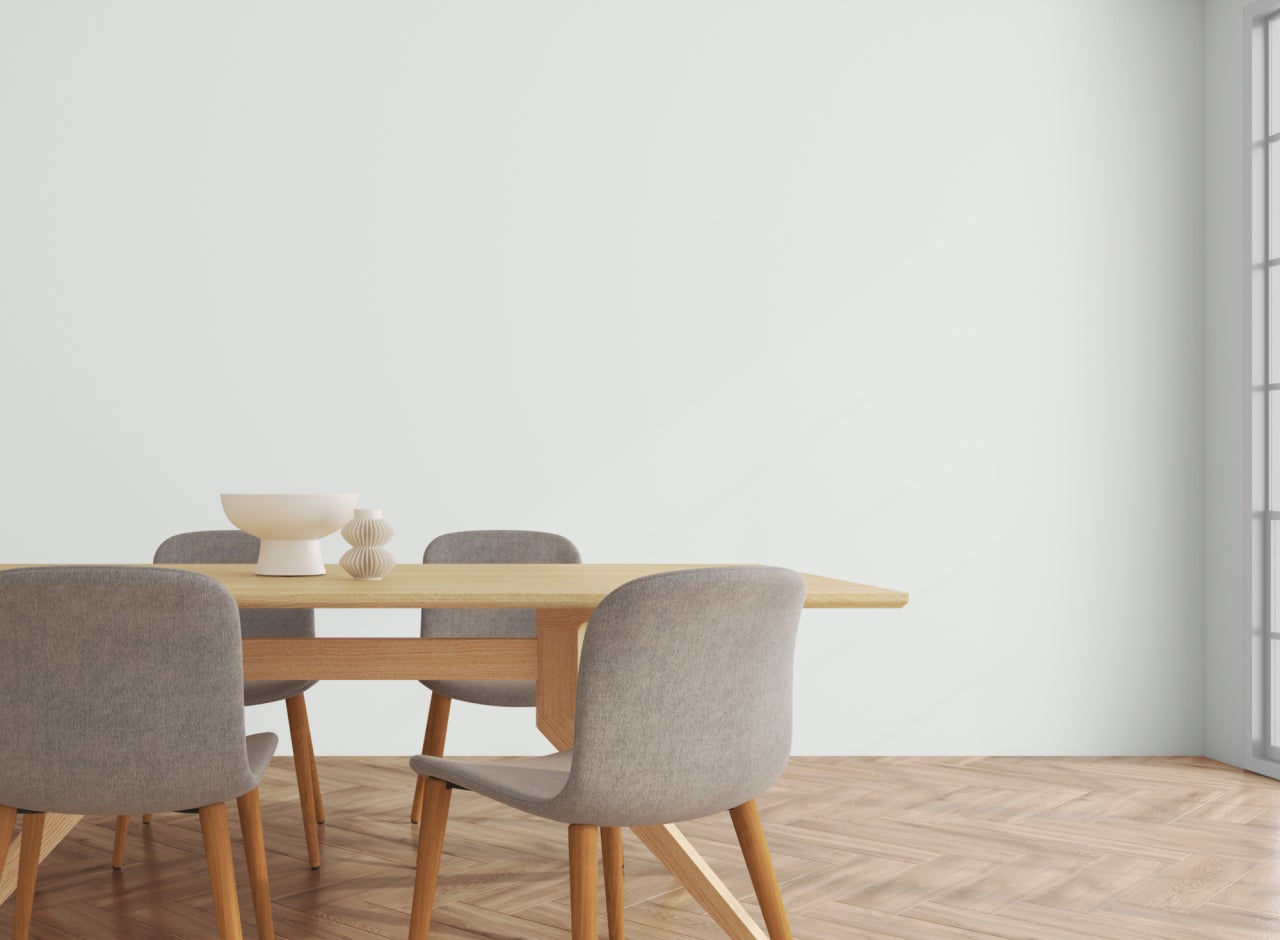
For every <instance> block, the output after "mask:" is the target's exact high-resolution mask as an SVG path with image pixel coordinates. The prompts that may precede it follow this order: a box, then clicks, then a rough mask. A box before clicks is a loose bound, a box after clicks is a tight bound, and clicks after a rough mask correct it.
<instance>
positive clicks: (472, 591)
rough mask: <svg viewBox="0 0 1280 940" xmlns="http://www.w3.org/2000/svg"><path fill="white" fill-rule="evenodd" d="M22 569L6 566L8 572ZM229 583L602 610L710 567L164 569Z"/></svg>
mask: <svg viewBox="0 0 1280 940" xmlns="http://www.w3.org/2000/svg"><path fill="white" fill-rule="evenodd" d="M16 567H22V566H19V565H0V570H3V569H5V568H16ZM162 567H165V568H176V569H179V570H182V571H197V572H199V573H200V574H206V575H208V576H209V577H211V578H214V579H215V580H217V581H220V582H221V583H222V584H224V585H226V587H227V588H228V590H230V591H231V593H232V594H233V595H234V596H235V599H236V603H238V604H239V605H240V606H241V607H538V608H552V607H572V608H591V607H595V606H596V605H597V604H598V603H600V601H601V600H603V599H604V597H605V595H606V594H608V593H609V592H610V591H612V590H613V589H614V588H616V587H619V586H620V585H622V584H625V583H626V582H627V581H631V580H634V579H635V578H639V577H643V576H644V575H647V574H657V573H659V572H662V571H678V570H681V569H684V568H699V567H706V566H704V565H397V566H396V567H395V569H394V570H393V571H392V572H391V573H390V574H389V575H387V576H386V577H385V578H384V579H383V580H381V581H356V580H354V579H352V578H351V576H350V575H348V574H347V573H346V572H345V571H343V570H342V569H341V568H340V567H338V566H337V565H328V566H327V572H328V573H327V574H324V575H315V576H312V577H297V578H283V577H260V576H258V575H255V574H254V573H253V568H254V566H253V565H164V566H162ZM804 577H805V580H806V582H807V583H808V593H807V595H806V597H805V606H806V607H824V608H834V607H844V608H848V607H902V606H903V605H905V604H906V603H907V595H906V593H904V592H902V591H893V590H889V589H887V588H878V587H872V586H870V585H866V584H855V583H853V582H851V581H839V580H837V579H835V578H824V577H821V576H819V575H813V574H806V575H805V576H804Z"/></svg>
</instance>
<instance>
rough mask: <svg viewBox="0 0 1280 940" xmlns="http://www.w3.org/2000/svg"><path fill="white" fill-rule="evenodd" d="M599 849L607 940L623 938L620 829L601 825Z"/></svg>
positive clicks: (623, 918) (624, 930) (624, 927)
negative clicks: (602, 863)
mask: <svg viewBox="0 0 1280 940" xmlns="http://www.w3.org/2000/svg"><path fill="white" fill-rule="evenodd" d="M600 851H601V854H602V855H603V856H604V901H605V911H606V913H607V914H608V918H609V940H625V934H626V923H625V921H626V916H625V914H624V908H625V906H626V905H625V903H624V901H623V891H622V883H623V852H622V830H621V829H619V828H618V827H617V826H601V827H600Z"/></svg>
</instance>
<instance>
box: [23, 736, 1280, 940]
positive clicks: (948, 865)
mask: <svg viewBox="0 0 1280 940" xmlns="http://www.w3.org/2000/svg"><path fill="white" fill-rule="evenodd" d="M320 774H321V781H322V785H323V787H324V792H325V802H326V804H327V805H326V808H327V811H328V824H327V825H325V826H324V827H322V838H323V842H324V867H323V868H322V870H321V871H319V872H312V871H310V870H309V869H308V867H307V865H306V863H305V859H306V846H305V844H304V842H303V839H302V831H301V826H300V824H299V819H298V808H297V794H296V792H295V790H294V776H293V771H292V769H291V766H290V763H289V761H288V760H287V759H278V760H277V761H276V762H275V764H274V765H273V767H272V769H271V771H270V773H269V774H268V776H267V779H266V781H265V782H264V785H263V790H262V796H263V816H264V821H265V826H266V838H267V849H268V852H269V853H270V869H271V887H272V894H273V896H274V906H273V909H274V912H275V920H276V929H277V933H278V936H279V937H281V938H282V940H302V938H315V940H372V938H376V937H392V938H397V940H400V938H403V937H404V936H405V935H406V934H407V931H408V916H409V915H408V911H409V902H410V896H411V890H412V879H413V871H412V864H413V850H414V845H415V844H416V837H417V827H415V826H412V825H410V824H409V822H408V806H409V799H410V797H411V795H412V791H413V777H412V775H411V773H410V772H409V771H408V769H407V764H406V761H405V760H404V758H400V757H397V758H386V759H381V758H380V759H357V758H327V759H322V760H321V764H320ZM759 802H760V807H761V812H762V814H763V816H764V823H765V829H766V833H767V835H768V837H769V841H770V846H771V848H772V850H773V854H774V859H775V863H776V865H777V868H778V874H779V877H780V879H781V881H782V891H783V896H784V897H785V899H786V901H787V904H788V906H789V908H790V910H791V915H792V926H793V928H794V931H795V935H796V937H797V938H801V940H827V938H842V940H843V938H876V940H883V938H890V937H893V938H903V940H933V938H938V940H962V938H973V940H978V938H990V937H1003V938H1011V940H1012V938H1017V940H1064V938H1068V937H1085V938H1124V940H1181V938H1206V940H1210V938H1211V940H1254V938H1264V937H1266V938H1273V937H1274V938H1280V783H1276V782H1273V781H1271V780H1267V779H1265V778H1262V777H1258V776H1254V775H1252V774H1248V773H1245V772H1243V771H1238V770H1235V769H1233V768H1229V767H1225V766H1223V765H1221V764H1216V763H1214V762H1212V761H1209V760H1205V759H1201V758H1173V759H1167V758H1158V759H1157V758H1105V759H1047V758H951V759H947V758H931V759H914V758H912V759H908V758H796V759H795V760H793V761H792V764H791V768H790V770H789V771H788V772H787V774H786V776H785V777H784V778H783V780H782V781H781V782H780V783H779V784H778V785H777V786H776V787H775V788H774V789H773V790H771V791H770V792H769V793H768V794H767V795H765V796H764V797H763V798H762V799H761V800H760V801H759ZM232 816H233V818H234V811H233V813H232ZM111 827H112V821H111V820H109V819H105V818H102V819H100V818H93V819H88V820H86V821H85V822H84V823H83V824H82V825H81V826H80V827H78V828H77V829H76V830H75V831H74V832H73V833H72V834H71V836H70V837H69V838H68V839H67V840H66V841H65V842H63V843H62V845H60V846H59V847H58V848H57V849H56V850H55V851H54V852H53V854H52V855H50V857H49V858H48V860H47V861H46V862H45V864H44V865H43V866H41V870H40V883H39V888H38V891H37V898H36V913H35V919H34V922H33V931H32V932H33V936H34V937H36V938H38V940H70V938H74V940H103V938H127V940H174V938H208V937H211V936H214V935H215V928H214V920H213V914H212V902H211V900H210V897H209V882H208V878H207V875H206V870H205V866H204V858H203V854H202V847H201V840H200V833H199V824H198V821H197V820H196V818H195V817H192V816H181V815H163V816H157V817H156V821H155V823H154V824H153V825H152V826H150V827H147V828H145V829H144V828H143V827H142V826H141V825H140V824H139V822H138V821H136V820H135V822H134V827H133V831H132V833H131V837H130V843H129V850H128V862H127V865H126V869H125V871H123V872H119V873H112V871H111V868H110V855H111V839H112V828H111ZM682 828H683V829H684V831H685V832H686V834H688V836H689V837H690V839H691V840H692V841H693V842H694V843H695V845H697V846H698V848H699V849H700V850H701V851H702V853H703V854H704V856H705V857H706V858H707V859H708V861H710V863H711V864H712V865H713V866H714V867H715V868H716V869H717V871H719V872H720V874H721V876H722V877H723V878H724V879H725V881H726V882H727V883H728V884H729V886H730V887H731V888H733V889H734V890H735V891H736V892H737V894H738V896H739V897H742V898H744V899H748V898H750V897H751V892H750V883H749V881H748V879H747V876H746V872H745V869H744V868H743V865H742V861H741V857H740V855H739V854H738V850H737V846H736V843H735V841H734V835H733V828H732V825H731V824H730V821H729V818H728V815H727V814H725V815H724V816H723V817H721V818H714V819H707V820H701V821H698V822H694V823H689V824H687V825H685V826H683V827H682ZM234 833H235V824H234V821H233V834H234ZM626 849H627V853H628V861H627V886H626V898H627V903H628V905H629V907H628V910H627V917H628V936H629V937H630V938H632V940H645V938H651V940H674V938H715V937H720V936H722V935H721V934H720V933H719V932H718V931H717V929H716V928H715V927H714V925H712V924H711V922H710V921H709V920H708V919H707V918H706V917H705V915H703V914H702V913H701V912H700V911H699V909H698V908H697V906H696V904H695V903H694V902H693V901H692V900H690V898H689V897H688V896H687V895H686V894H685V893H684V892H683V891H682V890H681V889H680V888H678V887H677V885H676V883H675V881H674V879H672V878H671V876H670V875H668V874H667V873H666V872H665V870H663V869H662V868H661V867H660V866H659V865H657V864H656V863H655V862H654V861H653V860H652V859H651V858H650V857H648V856H647V854H646V852H645V849H644V848H643V846H641V845H640V844H639V843H638V842H636V841H635V840H634V839H633V838H632V837H631V836H630V835H629V834H628V836H627V841H626ZM237 851H239V850H238V849H237ZM237 862H238V866H237V867H238V875H239V879H240V885H241V888H242V891H241V907H242V913H243V916H244V919H245V934H246V937H254V936H256V933H255V932H254V928H253V917H252V912H251V911H252V909H251V907H250V905H249V898H248V892H247V887H246V885H247V881H246V879H245V874H244V869H243V860H242V859H237ZM568 895H569V881H568V865H567V847H566V838H565V832H564V828H563V827H562V826H560V825H558V824H555V823H548V822H545V821H543V820H538V819H533V818H530V817H528V816H525V815H523V814H521V813H518V812H515V811H512V810H507V809H505V808H503V807H501V806H499V805H497V804H495V803H492V802H490V801H487V800H485V799H483V798H481V797H478V796H475V795H474V794H471V793H464V792H457V793H455V794H454V798H453V811H452V813H451V814H450V823H449V830H448V835H447V837H446V841H445V858H444V863H443V866H442V870H441V880H440V888H439V893H438V896H437V908H436V916H435V924H436V929H433V931H432V936H433V937H438V938H439V940H476V938H512V940H549V938H556V940H563V938H566V937H568V934H569V932H568V923H569V906H568ZM12 907H13V905H12V902H9V903H7V904H5V905H4V907H3V908H0V936H8V935H9V931H10V930H11V927H12ZM748 907H749V909H751V910H752V912H753V913H754V914H757V915H758V911H757V910H756V909H755V907H754V905H753V904H748ZM603 912H604V905H603V901H602V902H601V936H602V937H603V936H605V934H604V923H603V920H604V917H603Z"/></svg>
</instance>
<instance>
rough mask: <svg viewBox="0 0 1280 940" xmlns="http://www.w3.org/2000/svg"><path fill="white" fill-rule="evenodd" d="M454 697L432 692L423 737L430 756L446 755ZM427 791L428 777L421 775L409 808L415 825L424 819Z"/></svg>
mask: <svg viewBox="0 0 1280 940" xmlns="http://www.w3.org/2000/svg"><path fill="white" fill-rule="evenodd" d="M452 702H453V699H451V698H449V696H447V695H441V694H440V693H439V692H432V693H431V705H430V706H429V707H428V708H427V731H426V734H424V735H423V737H422V753H423V754H426V755H427V756H429V757H443V756H444V739H445V736H446V735H447V734H448V732H449V706H450V704H452ZM426 792H427V778H426V777H422V776H419V777H418V782H417V785H416V786H415V787H414V789H413V807H412V808H411V809H410V810H409V822H411V823H413V824H414V825H415V826H416V825H417V824H418V821H419V820H421V819H422V800H423V797H424V795H425V794H426Z"/></svg>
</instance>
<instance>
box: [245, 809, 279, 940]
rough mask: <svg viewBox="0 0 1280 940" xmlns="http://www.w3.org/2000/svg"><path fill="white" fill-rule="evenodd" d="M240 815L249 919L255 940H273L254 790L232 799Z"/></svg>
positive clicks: (263, 844) (263, 851) (263, 845)
mask: <svg viewBox="0 0 1280 940" xmlns="http://www.w3.org/2000/svg"><path fill="white" fill-rule="evenodd" d="M236 812H237V814H238V815H239V816H240V833H241V836H242V837H243V839H244V860H245V867H246V868H247V869H248V870H249V889H250V891H252V893H253V916H254V921H255V922H256V923H257V926H258V940H274V938H275V935H276V929H275V924H274V923H273V920H272V917H271V884H270V879H269V878H268V877H267V847H266V843H265V842H264V841H263V838H262V804H261V801H260V800H259V797H258V789H257V787H255V788H254V789H252V790H250V791H249V792H248V793H246V794H244V796H241V797H239V798H238V799H237V800H236Z"/></svg>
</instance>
